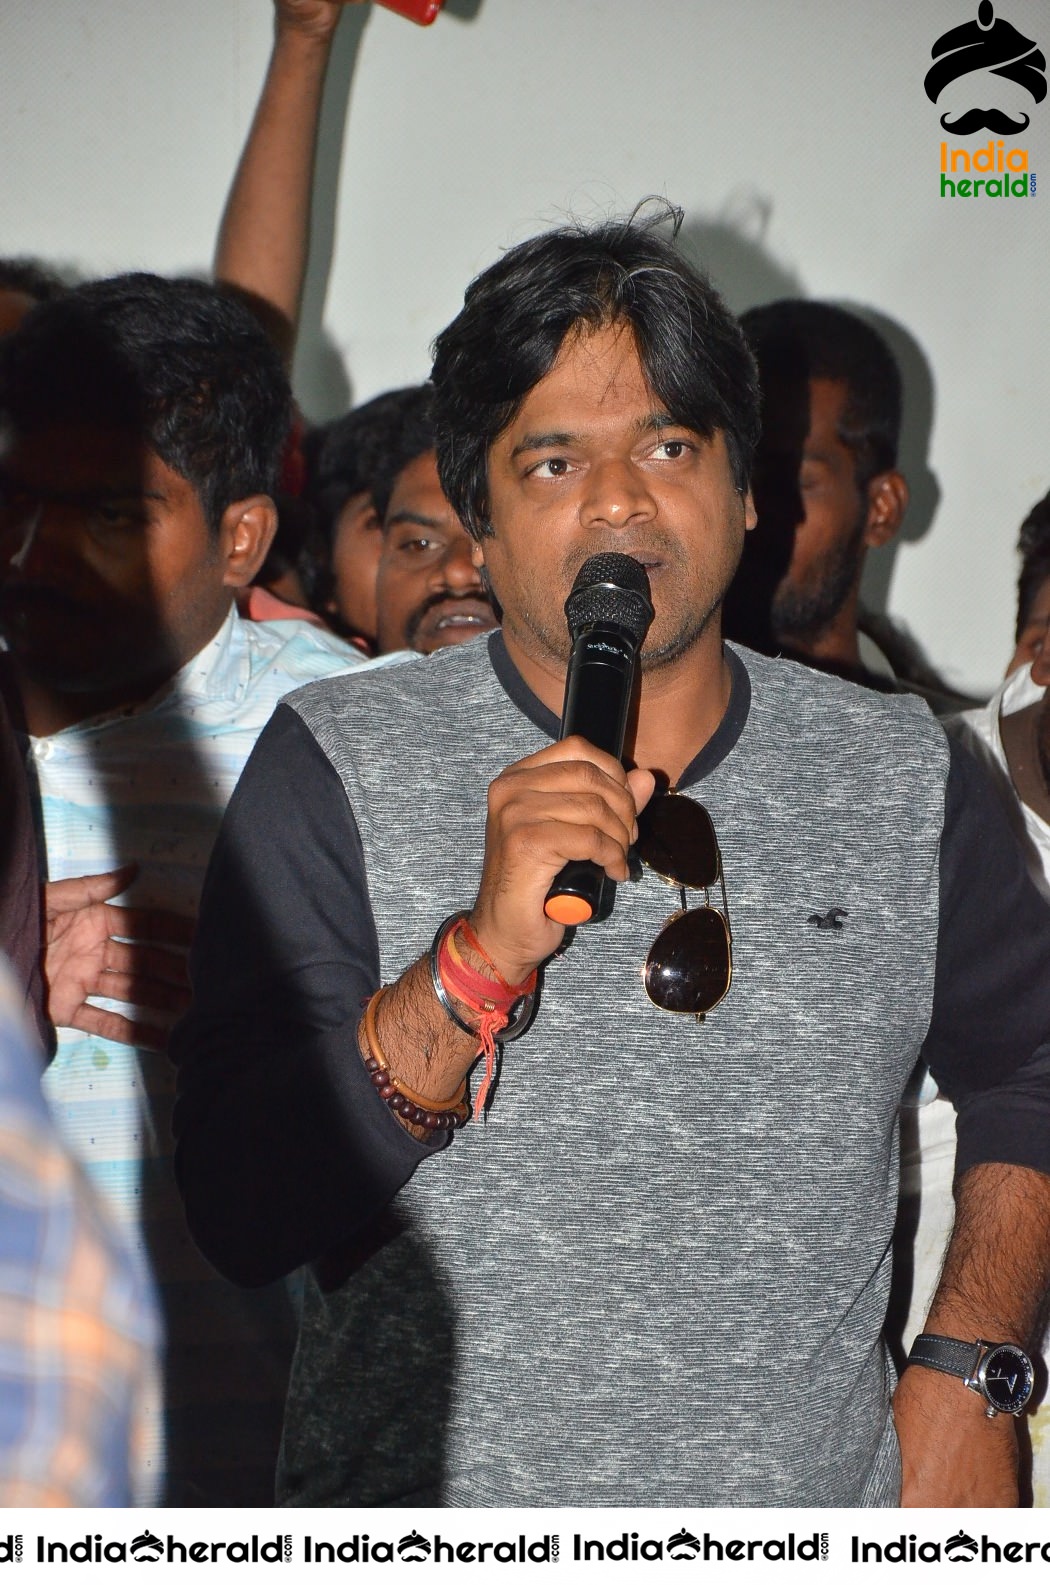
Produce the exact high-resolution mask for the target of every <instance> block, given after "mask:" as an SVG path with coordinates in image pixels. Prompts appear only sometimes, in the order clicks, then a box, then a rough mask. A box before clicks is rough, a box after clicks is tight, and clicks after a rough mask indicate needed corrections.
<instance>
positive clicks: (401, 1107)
mask: <svg viewBox="0 0 1050 1585" xmlns="http://www.w3.org/2000/svg"><path fill="white" fill-rule="evenodd" d="M386 993H387V986H385V985H383V986H381V987H380V989H379V990H378V991H376V993H375V995H374V996H373V997H371V998H370V1000H369V1002H368V1006H367V1007H366V1008H365V1030H364V1034H365V1045H366V1046H367V1047H368V1055H367V1056H365V1057H364V1064H365V1067H366V1069H367V1070H368V1075H369V1078H370V1079H371V1080H372V1083H373V1084H374V1085H375V1088H376V1093H377V1094H378V1096H379V1099H380V1100H381V1101H384V1102H385V1103H386V1105H387V1106H388V1107H389V1108H390V1110H391V1111H392V1112H396V1113H397V1114H398V1116H399V1117H403V1118H404V1119H405V1121H406V1123H414V1124H415V1126H416V1127H417V1128H425V1129H427V1131H428V1132H429V1133H438V1132H439V1131H444V1130H447V1129H450V1128H462V1127H463V1124H464V1123H465V1122H466V1121H467V1118H468V1117H469V1116H470V1107H469V1105H468V1104H467V1101H466V1099H465V1097H466V1093H467V1081H466V1079H464V1080H463V1082H462V1084H461V1085H460V1087H459V1089H458V1090H457V1091H456V1093H455V1095H452V1096H450V1097H449V1098H448V1100H447V1101H431V1100H428V1099H427V1098H426V1096H423V1095H417V1094H416V1092H415V1090H411V1089H409V1087H408V1085H407V1084H405V1083H403V1082H402V1080H401V1079H397V1078H395V1077H394V1075H393V1074H392V1073H391V1071H390V1064H389V1062H388V1061H387V1059H386V1057H385V1055H384V1053H383V1048H382V1046H381V1045H380V1044H379V1034H378V1031H377V1029H376V1009H377V1008H378V1006H379V1003H380V1002H381V1001H382V999H383V997H384V996H385V995H386Z"/></svg>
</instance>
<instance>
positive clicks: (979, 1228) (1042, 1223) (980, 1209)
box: [926, 1162, 1050, 1348]
mask: <svg viewBox="0 0 1050 1585" xmlns="http://www.w3.org/2000/svg"><path fill="white" fill-rule="evenodd" d="M1048 1284H1050V1177H1046V1176H1045V1175H1044V1174H1043V1173H1041V1172H1033V1171H1032V1170H1031V1169H1030V1168H1027V1167H1011V1166H1007V1165H1005V1164H1003V1163H1001V1162H985V1163H984V1164H983V1165H981V1166H977V1167H971V1168H970V1170H969V1171H968V1172H967V1173H965V1174H964V1175H963V1177H962V1179H961V1180H960V1182H959V1185H958V1188H957V1190H956V1211H955V1227H954V1229H953V1231H952V1237H951V1241H950V1243H949V1245H948V1252H947V1254H946V1256H945V1260H944V1269H943V1271H942V1273H941V1280H940V1282H939V1284H938V1286H937V1291H936V1293H935V1294H934V1298H933V1303H932V1304H931V1306H930V1314H929V1317H928V1320H927V1323H926V1330H927V1331H929V1332H941V1333H943V1334H944V1335H945V1336H950V1337H964V1338H967V1339H969V1338H970V1337H974V1338H976V1337H986V1338H990V1339H992V1340H994V1341H1002V1342H1013V1343H1020V1344H1021V1346H1022V1347H1025V1348H1029V1347H1032V1346H1034V1345H1035V1344H1036V1343H1037V1342H1038V1341H1039V1337H1038V1333H1039V1328H1040V1321H1041V1317H1042V1312H1043V1304H1044V1300H1045V1296H1046V1291H1047V1286H1048Z"/></svg>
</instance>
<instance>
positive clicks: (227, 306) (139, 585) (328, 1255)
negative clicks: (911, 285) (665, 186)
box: [0, 0, 1050, 1507]
mask: <svg viewBox="0 0 1050 1585" xmlns="http://www.w3.org/2000/svg"><path fill="white" fill-rule="evenodd" d="M349 3H351V4H352V3H356V0H349ZM274 8H275V23H276V30H275V43H274V49H273V54H272V57H271V61H270V64H269V68H268V72H267V76H266V80H265V83H264V86H263V90H262V94H261V97H260V102H259V106H258V110H257V113H256V116H255V120H254V122H253V125H252V128H251V131H250V133H249V137H248V141H247V145H246V148H245V151H244V155H243V157H242V160H241V163H240V165H239V168H238V170H237V172H236V174H235V177H234V181H233V186H232V189H231V194H230V198H229V201H228V204H227V208H226V211H225V214H224V217H223V220H222V224H221V227H220V233H219V244H218V250H217V256H216V261H215V271H214V280H213V281H210V282H204V281H197V280H187V279H167V278H161V277H159V276H153V275H144V274H138V275H124V276H119V277H116V278H113V279H108V280H99V281H89V282H83V283H80V284H77V285H70V284H67V283H64V282H63V281H61V280H59V279H58V278H56V277H55V276H54V275H52V274H51V272H50V271H49V270H48V269H47V268H46V267H45V266H43V265H41V264H40V263H39V262H38V261H26V260H11V261H6V262H3V261H0V437H2V441H0V636H2V639H3V650H2V651H0V799H2V804H0V807H2V809H3V831H2V833H0V834H2V839H3V842H2V850H0V932H2V936H0V946H2V949H3V952H4V954H5V956H6V958H7V960H8V963H7V966H6V968H5V970H4V973H5V976H6V975H7V974H8V973H9V975H10V980H8V979H7V978H5V979H4V980H3V981H0V993H2V998H3V1000H2V1003H0V1080H2V1081H3V1082H2V1083H0V1250H3V1251H6V1250H8V1249H9V1248H18V1249H20V1250H24V1249H25V1248H26V1247H27V1241H29V1240H32V1239H35V1238H37V1237H39V1241H40V1244H41V1247H43V1244H44V1243H45V1242H46V1244H47V1247H48V1250H49V1259H50V1260H51V1262H52V1265H53V1266H57V1265H62V1263H63V1262H64V1265H63V1268H62V1269H61V1270H59V1271H57V1273H56V1272H55V1271H53V1270H52V1271H44V1268H43V1266H42V1264H41V1265H36V1266H35V1265H34V1263H33V1262H32V1261H23V1263H22V1278H21V1279H20V1280H19V1283H18V1291H17V1293H16V1292H15V1291H14V1290H13V1289H12V1292H11V1294H10V1298H11V1306H10V1310H9V1313H10V1316H11V1320H10V1323H9V1334H10V1337H11V1338H12V1339H13V1337H14V1335H15V1333H16V1331H17V1333H18V1334H19V1336H20V1337H21V1338H22V1339H25V1338H26V1337H30V1336H40V1337H42V1338H43V1339H44V1340H45V1343H46V1352H45V1353H44V1354H41V1355H40V1356H38V1357H34V1355H33V1350H32V1349H31V1348H30V1347H27V1346H24V1344H23V1346H20V1347H18V1348H17V1349H16V1348H15V1347H13V1346H12V1347H11V1348H10V1349H9V1353H8V1363H7V1365H6V1366H5V1367H4V1371H3V1384H2V1388H0V1393H2V1394H3V1395H4V1396H5V1398H6V1397H10V1398H12V1401H14V1400H15V1398H17V1401H18V1404H19V1406H20V1408H19V1412H12V1413H10V1414H8V1413H5V1414H4V1415H3V1416H0V1432H2V1434H0V1501H3V1502H5V1503H9V1504H32V1503H37V1502H40V1503H44V1502H67V1503H73V1504H98V1503H103V1502H115V1503H122V1502H128V1501H131V1502H134V1503H137V1504H139V1505H143V1506H161V1505H167V1506H180V1507H186V1506H237V1507H245V1506H266V1505H269V1504H272V1503H273V1502H275V1501H276V1502H280V1503H284V1504H289V1505H301V1506H325V1505H349V1506H366V1505H373V1504H393V1505H402V1506H403V1505H409V1504H419V1505H426V1506H430V1505H438V1504H451V1505H459V1506H463V1505H471V1504H491V1505H499V1506H514V1507H521V1506H530V1505H554V1506H565V1505H575V1506H602V1505H613V1506H629V1505H634V1504H637V1505H642V1506H654V1505H663V1504H670V1503H674V1504H687V1505H690V1506H718V1507H721V1506H728V1505H750V1506H763V1507H765V1506H775V1505H787V1506H791V1507H807V1506H830V1505H834V1506H857V1505H882V1506H886V1505H896V1504H898V1503H903V1504H905V1505H912V1506H916V1505H917V1506H992V1505H1012V1504H1016V1503H1017V1502H1019V1501H1026V1500H1034V1501H1035V1502H1037V1503H1040V1504H1047V1503H1050V1446H1048V1447H1047V1448H1045V1449H1044V1447H1043V1433H1044V1418H1043V1415H1044V1411H1043V1410H1042V1408H1041V1407H1040V1398H1041V1391H1042V1387H1043V1385H1044V1381H1045V1370H1043V1369H1042V1368H1041V1365H1040V1361H1039V1348H1040V1345H1041V1341H1042V1327H1043V1324H1044V1314H1043V1308H1044V1303H1045V1298H1046V1293H1047V1288H1048V1283H1050V975H1048V974H1047V973H1046V969H1047V960H1048V954H1050V912H1048V908H1047V905H1048V902H1050V705H1048V704H1047V700H1048V697H1050V696H1048V694H1047V683H1048V681H1050V645H1048V644H1047V642H1046V640H1047V630H1048V625H1050V495H1048V496H1047V497H1046V498H1045V499H1044V500H1043V501H1041V502H1040V503H1038V504H1037V505H1036V506H1035V507H1033V509H1032V511H1031V513H1030V514H1029V516H1028V518H1027V519H1026V521H1025V523H1024V525H1023V527H1022V529H1021V536H1020V543H1019V550H1020V555H1021V572H1020V578H1019V586H1018V588H1019V601H1018V614H1017V647H1016V652H1015V654H1014V656H1013V658H1012V660H1011V663H1010V667H1009V669H1008V674H1007V677H1006V680H1005V682H1004V683H1003V685H1002V687H1001V688H1000V689H999V690H998V691H997V693H996V694H995V695H994V696H993V698H992V699H991V700H989V701H987V702H983V701H980V700H977V699H973V698H969V697H966V696H963V695H961V694H959V693H958V692H957V691H955V690H953V689H952V688H950V687H949V686H948V685H947V684H946V683H945V682H944V681H943V680H942V679H941V678H940V677H939V676H938V675H937V674H936V672H935V671H934V670H933V669H932V668H931V667H930V666H929V665H928V664H919V663H917V661H916V656H915V654H914V646H912V645H910V644H909V642H908V641H907V636H906V635H904V636H903V637H902V636H901V635H900V634H898V633H896V632H895V630H894V628H893V626H892V624H890V623H887V622H886V621H885V620H882V621H881V622H879V621H878V620H877V619H876V617H875V614H873V613H870V612H866V611H865V610H864V608H863V606H862V603H861V580H862V575H863V570H864V561H865V556H866V553H867V551H868V550H869V549H871V548H874V547H877V546H881V545H885V544H886V543H888V542H889V541H890V540H891V539H892V538H893V536H894V535H895V534H896V533H897V531H898V530H899V528H900V526H901V524H902V522H903V520H904V518H905V514H906V511H907V505H908V483H907V480H906V478H905V477H904V474H903V473H902V471H901V469H900V467H899V463H898V446H899V437H900V428H901V410H902V396H903V393H902V382H901V375H900V371H899V369H898V367H897V364H896V362H895V360H894V357H893V355H892V353H891V351H890V349H889V347H888V346H887V345H886V342H885V340H884V338H883V337H882V336H881V335H880V334H879V333H878V332H877V331H876V330H874V329H873V328H872V326H871V325H870V324H869V323H868V322H867V321H866V320H865V319H864V318H862V317H860V316H859V315H858V314H856V313H854V312H852V311H847V310H845V309H843V308H841V307H838V306H835V305H833V304H830V303H821V302H810V301H804V300H798V299H790V300H781V301H778V302H774V303H769V304H764V305H762V306H759V307H756V308H754V309H752V310H750V311H749V312H747V313H746V314H744V315H743V316H742V319H741V320H740V321H737V320H736V319H734V317H733V316H732V315H731V314H730V313H729V311H728V310H727V308H726V307H725V305H724V304H723V303H722V301H721V299H720V298H719V297H718V295H717V293H716V292H715V291H714V290H713V288H712V287H711V285H710V284H709V283H708V282H707V280H706V279H705V278H704V277H703V276H702V275H701V274H700V273H699V272H698V271H697V270H696V269H694V268H693V267H692V266H691V265H690V264H689V263H688V262H687V261H686V260H685V259H684V258H683V257H682V255H681V254H680V253H679V251H678V250H677V248H676V247H675V242H674V236H675V232H676V226H677V222H678V221H679V220H680V216H677V214H676V212H675V211H673V209H671V207H670V206H668V205H666V204H664V205H656V206H652V205H650V206H643V207H642V208H641V209H640V210H638V211H636V212H635V214H634V215H632V216H630V217H628V218H626V219H622V220H615V221H608V222H604V223H602V224H599V225H596V226H591V227H585V226H580V227H571V226H570V227H565V228H563V229H561V230H558V231H554V232H550V233H546V234H544V235H541V236H538V237H536V238H534V239H532V240H531V241H528V242H526V243H523V244H521V245H519V246H518V247H516V248H514V249H511V250H510V251H509V252H508V253H506V254H505V255H503V256H502V257H501V258H500V259H499V260H498V262H496V263H495V264H493V265H492V266H491V267H489V268H488V269H486V270H484V271H483V272H482V273H481V274H480V275H479V276H478V278H477V279H476V280H475V281H474V282H473V283H472V284H471V285H470V286H469V288H468V289H467V292H466V296H465V300H464V306H463V309H462V311H461V312H460V314H459V315H458V316H457V317H456V319H455V320H454V321H453V323H452V324H450V325H449V326H448V327H447V329H446V330H445V331H443V332H442V334H441V335H440V336H439V337H438V339H437V342H436V344H435V349H434V351H435V356H434V364H433V369H432V372H431V376H430V378H429V379H428V380H427V381H426V382H425V383H424V384H422V385H419V386H413V387H409V388H406V389H399V390H393V391H389V392H387V393H385V394H383V395H381V396H378V397H376V398H374V399H373V400H371V401H369V402H367V403H365V404H363V405H361V406H359V407H357V408H355V409H354V410H352V411H351V412H349V413H347V414H345V415H344V416H342V417H340V418H338V419H336V420H335V421H333V422H331V423H328V424H326V425H323V426H321V427H318V428H314V429H311V428H309V427H308V426H307V425H306V424H305V422H304V420H303V418H302V416H301V415H300V414H299V413H298V411H297V409H296V406H295V403H294V398H293V392H292V390H291V386H290V379H289V369H290V367H291V359H292V353H293V350H294V346H295V340H296V327H297V322H298V316H299V304H300V300H301V295H302V288H303V281H304V278H305V272H306V268H307V262H308V261H307V236H308V221H309V207H310V190H311V173H312V166H313V159H314V152H315V144H316V137H317V126H318V117H319V110H320V103H321V93H322V89H323V84H324V78H325V70H326V64H327V60H328V56H329V53H330V50H331V45H332V39H333V37H334V33H335V29H336V27H337V25H338V22H339V17H340V15H341V13H342V10H343V4H342V3H337V0H274ZM610 551H616V552H620V553H622V554H626V555H627V556H630V557H631V558H633V559H634V561H635V562H636V563H638V564H640V567H641V568H642V569H644V578H645V579H646V580H647V582H648V586H649V587H650V589H651V596H652V607H653V610H654V611H655V615H654V617H653V621H652V626H651V628H650V629H649V630H648V634H647V636H646V637H645V638H644V641H643V642H642V646H641V652H640V667H639V680H638V683H637V693H636V696H635V699H634V703H633V707H632V710H631V718H630V723H629V728H628V740H627V749H626V755H625V759H624V762H623V763H620V762H619V761H618V760H617V759H616V758H615V757H612V756H610V755H608V754H605V753H603V752H601V751H599V750H598V749H597V748H595V747H594V746H593V745H592V744H591V743H589V742H588V741H587V740H586V738H585V737H581V736H579V735H574V736H567V737H564V738H563V737H562V735H561V729H560V721H561V715H562V705H563V698H564V694H565V682H566V670H567V665H568V662H569V651H570V637H569V633H568V630H567V627H566V619H565V615H564V611H563V607H564V605H565V601H566V597H567V596H568V595H569V593H570V590H571V589H572V587H573V584H574V580H575V578H576V576H577V574H578V573H579V572H580V569H581V567H583V565H584V564H585V562H586V561H587V560H588V558H589V557H590V556H591V555H593V554H595V553H602V552H610ZM602 610H603V611H604V610H605V607H604V606H603V607H602ZM596 620H599V625H600V620H606V617H602V618H601V619H596ZM574 861H587V862H589V863H591V864H594V865H596V866H597V867H598V869H599V870H600V871H601V872H603V873H604V875H605V876H606V877H607V878H608V880H609V881H612V882H615V883H616V901H615V907H614V909H613V912H612V914H611V916H610V917H608V918H604V919H603V920H601V921H600V922H595V923H593V924H586V923H581V924H580V925H579V927H576V926H572V925H570V926H568V927H567V926H566V924H565V922H564V921H563V920H562V921H559V919H558V918H557V917H555V916H554V915H553V914H552V913H551V912H549V911H548V909H547V907H546V906H545V900H546V899H547V895H548V892H549V890H550V888H551V886H552V884H553V883H554V881H555V878H556V877H557V875H558V874H559V872H560V870H561V869H562V866H563V865H565V864H566V863H568V862H574ZM667 883H670V884H671V886H672V888H673V890H672V892H670V893H669V892H668V891H667V890H666V885H667ZM701 894H702V896H701ZM669 912H670V913H672V915H673V918H674V920H675V921H678V920H681V921H682V922H683V927H682V930H681V932H680V933H679V934H675V935H674V936H673V939H674V941H675V942H679V941H681V942H684V945H683V946H677V945H676V946H675V947H674V948H672V947H671V946H669V945H668V942H669V940H671V939H672V938H671V937H670V936H669V935H668V928H665V927H667V915H668V913H669ZM647 954H648V956H647ZM672 960H673V961H672ZM672 968H673V971H674V973H675V975H676V976H678V979H679V980H680V981H681V982H682V983H684V985H685V986H686V988H687V989H686V993H685V1001H684V1002H680V1001H670V1000H667V999H663V1000H662V999H661V994H660V993H659V992H658V990H656V989H655V988H654V987H655V986H656V985H657V983H658V981H659V976H660V975H661V974H666V973H667V972H669V971H670V970H671V969H672ZM19 1000H21V1002H22V1003H24V1006H23V1007H22V1008H17V1007H14V1005H13V1004H14V1003H16V1002H18V1001H19ZM683 1013H684V1014H686V1015H687V1016H682V1014H683ZM676 1014H677V1015H678V1016H675V1015H676ZM41 1062H42V1063H43V1078H42V1089H43V1097H44V1101H41V1099H40V1096H39V1093H38V1092H39V1089H40V1086H39V1085H38V1084H37V1083H36V1077H35V1074H34V1072H33V1067H34V1064H36V1065H40V1064H41ZM30 1092H33V1093H32V1094H30ZM45 1102H46V1104H45ZM59 1141H61V1143H60V1142H59ZM899 1141H902V1143H899ZM30 1147H31V1148H30ZM29 1174H32V1175H33V1176H34V1177H35V1178H36V1179H37V1181H38V1184H39V1185H40V1187H39V1189H38V1190H34V1193H37V1192H38V1193H39V1195H40V1201H41V1204H40V1208H39V1216H40V1218H41V1219H42V1218H44V1217H45V1216H50V1217H52V1218H53V1219H54V1220H55V1224H56V1225H60V1226H61V1228H62V1229H63V1231H62V1232H61V1234H52V1235H50V1236H46V1235H45V1234H44V1233H41V1234H39V1235H35V1234H27V1233H26V1232H25V1231H24V1225H25V1222H26V1218H27V1211H26V1191H25V1188H24V1182H25V1179H26V1176H27V1175H29ZM45 1201H46V1202H47V1203H46V1204H45ZM899 1206H900V1212H899ZM895 1229H896V1232H895ZM85 1248H86V1249H87V1250H88V1253H87V1254H85V1253H84V1249H85ZM85 1263H91V1272H90V1274H89V1276H88V1277H87V1278H86V1279H85V1277H84V1266H85ZM5 1269H8V1268H7V1267H6V1266H5ZM10 1269H11V1270H12V1271H14V1269H15V1268H14V1266H13V1264H12V1266H11V1267H10ZM34 1271H44V1275H43V1277H42V1279H41V1280H39V1281H34V1280H32V1279H33V1273H34ZM74 1274H77V1275H79V1278H80V1281H79V1282H74V1281H73V1276H74ZM11 1280H12V1281H13V1280H14V1278H12V1279H11ZM7 1297H8V1294H7V1293H6V1291H5V1299H6V1298H7ZM16 1300H17V1308H16ZM85 1307H86V1308H89V1309H90V1316H89V1323H88V1322H85V1326H84V1327H83V1328H81V1329H80V1331H79V1334H78V1335H80V1336H81V1338H82V1339H83V1338H84V1337H85V1336H86V1337H87V1339H88V1341H87V1342H86V1343H84V1342H83V1341H82V1345H81V1347H80V1348H79V1350H73V1349H70V1350H69V1351H68V1353H64V1352H63V1349H62V1347H61V1346H60V1341H61V1338H62V1336H63V1326H62V1321H63V1317H64V1316H65V1315H66V1314H67V1312H69V1310H70V1309H71V1308H75V1313H77V1314H79V1313H80V1311H81V1309H84V1308H85ZM5 1313H8V1312H7V1311H5ZM41 1315H42V1316H44V1317H45V1321H44V1322H40V1321H39V1319H36V1320H35V1319H34V1317H39V1316H41ZM887 1317H889V1320H888V1319H887ZM85 1328H86V1329H87V1330H86V1331H85ZM56 1372H57V1373H58V1375H59V1376H60V1377H63V1378H64V1379H65V1380H66V1383H67V1388H68V1390H67V1391H65V1392H64V1393H51V1394H45V1393H44V1391H43V1388H42V1386H41V1384H42V1383H43V1382H44V1380H45V1379H53V1378H54V1376H55V1374H56ZM85 1383H86V1384H85ZM34 1384H36V1386H37V1388H38V1389H39V1390H38V1391H37V1392H36V1396H35V1397H34ZM1048 1419H1050V1416H1048ZM1048 1440H1050V1439H1048ZM54 1449H57V1450H59V1451H58V1452H53V1451H51V1450H54Z"/></svg>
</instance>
